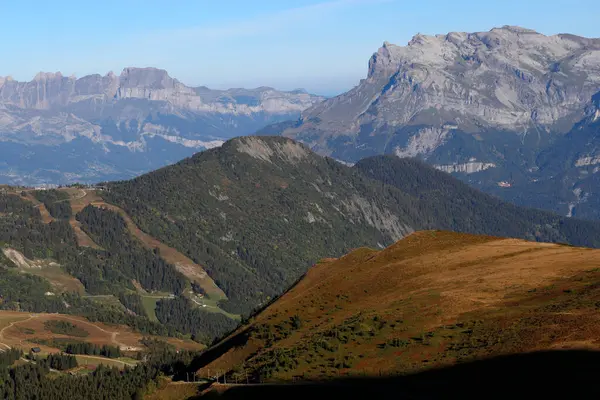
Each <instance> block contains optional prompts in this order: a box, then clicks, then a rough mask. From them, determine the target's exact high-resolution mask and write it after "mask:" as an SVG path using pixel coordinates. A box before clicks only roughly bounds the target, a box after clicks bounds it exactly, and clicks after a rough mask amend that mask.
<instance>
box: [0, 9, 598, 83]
mask: <svg viewBox="0 0 600 400" xmlns="http://www.w3.org/2000/svg"><path fill="white" fill-rule="evenodd" d="M598 10H599V9H598V5H597V0H450V1H449V0H409V1H406V0H170V1H158V0H119V1H113V0H103V1H94V0H79V1H74V0H67V1H60V0H55V1H47V0H0V15H2V23H1V24H0V37H2V38H3V40H2V44H1V45H0V60H1V61H0V76H12V77H13V78H14V79H17V80H21V81H28V80H31V79H32V78H33V77H34V76H35V74H36V73H37V72H39V71H45V72H56V71H60V72H61V73H62V74H63V75H75V76H77V77H81V76H84V75H87V74H92V73H100V74H102V75H104V74H106V73H107V72H108V71H114V72H115V73H117V74H119V73H120V72H121V71H122V70H123V68H125V67H157V68H163V69H166V70H167V71H168V72H169V74H170V75H171V76H172V77H174V78H177V79H178V80H180V81H181V82H183V83H185V84H187V85H190V86H200V85H206V86H208V87H210V88H215V89H224V88H229V87H247V88H250V87H258V86H272V87H276V88H278V89H284V90H291V89H295V88H305V89H307V90H308V91H310V92H313V93H318V94H325V95H334V94H337V93H340V92H343V91H346V90H348V89H350V88H352V87H353V86H355V85H357V84H358V82H359V80H360V79H362V78H364V77H365V76H366V73H367V66H368V61H369V58H370V57H371V55H372V54H373V53H374V52H376V51H377V49H378V48H379V47H380V46H381V45H382V44H383V42H384V41H388V42H391V43H394V44H398V45H405V44H406V43H407V42H408V41H409V40H410V39H411V38H412V36H414V35H415V34H417V33H422V34H439V33H442V34H445V33H447V32H452V31H463V32H476V31H488V30H490V29H491V28H493V27H499V26H503V25H520V26H523V27H527V28H530V29H535V30H537V31H539V32H541V33H544V34H556V33H565V32H568V33H573V34H578V35H582V36H588V37H600V24H599V23H598V12H600V11H598Z"/></svg>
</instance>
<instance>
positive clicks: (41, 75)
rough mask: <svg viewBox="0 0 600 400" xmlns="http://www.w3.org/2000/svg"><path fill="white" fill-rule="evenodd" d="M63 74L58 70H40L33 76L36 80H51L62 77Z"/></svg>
mask: <svg viewBox="0 0 600 400" xmlns="http://www.w3.org/2000/svg"><path fill="white" fill-rule="evenodd" d="M62 78H63V75H62V74H61V73H60V71H58V72H41V71H40V72H38V73H37V74H36V75H35V77H34V78H33V80H34V81H51V80H55V79H62Z"/></svg>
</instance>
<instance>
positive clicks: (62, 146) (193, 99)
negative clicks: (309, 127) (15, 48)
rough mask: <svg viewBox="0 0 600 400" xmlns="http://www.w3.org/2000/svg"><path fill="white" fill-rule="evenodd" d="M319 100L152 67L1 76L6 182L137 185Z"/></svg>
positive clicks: (1, 176) (0, 150) (1, 171)
mask: <svg viewBox="0 0 600 400" xmlns="http://www.w3.org/2000/svg"><path fill="white" fill-rule="evenodd" d="M323 99H324V98H322V97H319V96H314V95H311V94H308V93H306V92H305V91H303V90H295V91H292V92H281V91H277V90H275V89H272V88H268V87H260V88H257V89H230V90H211V89H208V88H206V87H195V88H194V87H188V86H186V85H184V84H183V83H181V82H179V81H178V80H176V79H174V78H171V77H170V76H169V75H168V73H167V72H166V71H164V70H160V69H155V68H125V69H124V70H123V72H122V73H121V75H120V76H117V75H115V74H113V73H112V72H111V73H109V74H107V75H105V76H101V75H89V76H84V77H82V78H79V79H76V78H74V77H65V76H63V75H62V74H60V72H58V73H39V74H38V75H36V77H35V78H34V80H32V81H31V82H17V81H15V80H13V79H11V78H10V77H7V78H2V77H0V142H1V145H0V160H1V161H0V183H11V184H22V183H24V184H38V183H69V182H75V181H78V182H82V181H100V180H111V179H124V178H128V177H132V176H135V175H139V174H141V173H143V172H146V171H149V170H152V169H156V168H159V167H161V166H164V165H166V164H169V163H173V162H176V161H178V160H180V159H182V158H184V157H187V156H190V155H191V154H193V153H194V152H196V151H199V150H202V149H206V148H211V147H215V146H219V145H221V144H222V143H223V141H224V140H226V139H229V138H231V137H234V136H240V135H246V134H250V133H252V132H254V131H256V130H257V129H260V128H262V127H263V126H265V125H268V124H270V123H274V122H278V121H284V120H288V119H295V118H297V117H298V116H299V115H300V112H301V111H303V110H304V109H305V108H307V107H309V106H311V105H313V104H315V103H317V102H320V101H321V100H323Z"/></svg>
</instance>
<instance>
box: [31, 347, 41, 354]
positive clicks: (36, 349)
mask: <svg viewBox="0 0 600 400" xmlns="http://www.w3.org/2000/svg"><path fill="white" fill-rule="evenodd" d="M40 351H42V349H40V348H39V347H32V348H31V352H32V353H39V352H40Z"/></svg>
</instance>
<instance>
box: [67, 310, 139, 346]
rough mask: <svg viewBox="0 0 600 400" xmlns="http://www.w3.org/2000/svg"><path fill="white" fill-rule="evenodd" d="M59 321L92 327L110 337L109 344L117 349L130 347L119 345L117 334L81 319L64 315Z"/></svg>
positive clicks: (123, 344)
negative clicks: (64, 320)
mask: <svg viewBox="0 0 600 400" xmlns="http://www.w3.org/2000/svg"><path fill="white" fill-rule="evenodd" d="M61 319H66V320H69V321H73V322H77V323H80V324H84V325H88V326H92V327H94V328H95V329H97V330H99V331H102V332H104V333H108V334H109V335H110V340H111V342H112V343H113V344H114V345H115V346H118V347H120V348H123V347H130V346H128V345H126V344H125V343H121V342H119V341H118V340H117V335H118V334H119V332H113V331H107V330H106V329H103V328H100V327H99V326H98V325H96V324H93V323H91V322H87V321H85V320H81V319H78V318H71V317H66V316H64V315H61Z"/></svg>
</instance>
